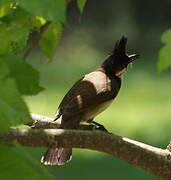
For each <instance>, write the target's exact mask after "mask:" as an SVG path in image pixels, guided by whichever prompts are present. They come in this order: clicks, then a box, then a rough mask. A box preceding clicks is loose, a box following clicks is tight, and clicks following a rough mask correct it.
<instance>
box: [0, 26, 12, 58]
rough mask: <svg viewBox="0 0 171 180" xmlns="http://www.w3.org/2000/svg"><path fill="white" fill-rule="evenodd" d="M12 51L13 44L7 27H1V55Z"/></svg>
mask: <svg viewBox="0 0 171 180" xmlns="http://www.w3.org/2000/svg"><path fill="white" fill-rule="evenodd" d="M10 51H11V42H10V37H9V33H8V32H7V30H6V27H5V25H3V24H1V25H0V55H3V54H7V53H9V52H10Z"/></svg>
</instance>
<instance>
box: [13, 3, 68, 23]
mask: <svg viewBox="0 0 171 180" xmlns="http://www.w3.org/2000/svg"><path fill="white" fill-rule="evenodd" d="M16 1H17V2H18V3H19V5H20V6H21V7H22V8H24V9H25V10H27V11H28V12H30V13H31V14H32V15H33V16H42V17H44V18H46V19H48V20H52V21H56V22H58V21H60V22H65V21H66V17H65V12H66V0H51V1H49V0H16Z"/></svg>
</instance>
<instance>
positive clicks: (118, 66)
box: [41, 36, 139, 165]
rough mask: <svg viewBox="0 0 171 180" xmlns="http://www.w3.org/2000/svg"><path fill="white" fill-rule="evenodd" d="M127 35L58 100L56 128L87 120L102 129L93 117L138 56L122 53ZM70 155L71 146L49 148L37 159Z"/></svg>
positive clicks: (62, 159) (58, 161)
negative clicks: (96, 66) (98, 64)
mask: <svg viewBox="0 0 171 180" xmlns="http://www.w3.org/2000/svg"><path fill="white" fill-rule="evenodd" d="M126 44H127V38H126V37H125V36H122V37H121V39H120V40H118V41H117V42H116V44H115V47H114V49H113V51H112V52H111V55H108V57H107V58H106V59H105V60H104V61H103V63H102V64H101V65H100V66H99V67H98V68H97V69H95V70H94V71H92V72H90V73H88V74H86V75H84V76H83V77H82V78H81V79H80V80H78V81H77V82H76V83H75V84H74V85H73V86H72V88H71V89H70V90H69V91H68V92H67V94H66V95H65V96H64V98H63V99H62V101H61V103H60V105H59V107H58V110H57V112H56V115H55V119H54V120H59V119H60V120H61V124H60V128H62V129H78V127H79V125H80V123H81V122H87V123H90V124H94V125H96V126H99V128H101V129H103V130H106V129H105V128H104V126H103V125H101V124H99V123H97V122H95V121H93V119H94V118H95V117H96V116H97V115H98V114H99V113H101V112H102V111H104V110H105V109H106V108H107V107H108V106H109V105H110V104H111V103H112V101H113V100H114V99H115V97H116V96H117V94H118V92H119V90H120V87H121V81H122V80H121V75H122V74H123V73H124V71H125V70H126V69H127V66H128V65H129V64H130V63H132V62H133V61H134V60H135V59H137V58H138V57H139V55H137V54H131V55H128V54H127V53H126ZM71 157H72V149H71V148H56V147H54V148H53V147H49V149H48V150H47V152H46V153H45V155H44V156H42V159H41V162H42V163H43V164H45V165H64V164H65V163H67V162H69V161H70V160H71Z"/></svg>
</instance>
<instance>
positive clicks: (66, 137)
mask: <svg viewBox="0 0 171 180" xmlns="http://www.w3.org/2000/svg"><path fill="white" fill-rule="evenodd" d="M32 117H33V118H34V119H35V120H34V123H33V124H34V125H35V126H34V128H35V127H36V123H35V122H37V125H38V124H39V128H40V124H41V123H42V122H44V125H45V124H46V125H47V124H51V123H52V124H54V122H50V120H52V119H50V118H47V117H44V116H42V117H43V118H40V117H41V116H38V115H32ZM46 120H47V123H46ZM38 122H39V123H38ZM56 124H58V125H59V123H56ZM44 125H42V126H41V127H43V126H44ZM58 125H57V126H58ZM84 127H86V126H84ZM0 140H2V141H5V142H7V143H12V142H14V141H18V142H19V143H20V144H21V145H23V146H34V147H49V146H53V147H64V148H65V147H68V148H70V147H75V148H86V149H91V150H96V151H100V152H104V153H107V154H111V155H113V156H115V157H119V158H121V159H123V160H125V161H127V162H128V163H130V164H132V165H133V166H137V167H140V168H142V169H144V170H146V171H148V172H150V173H151V174H153V175H156V176H159V177H161V178H162V179H167V180H169V179H171V152H169V151H168V150H163V149H160V148H156V147H152V146H149V145H146V144H143V143H141V142H137V141H134V140H131V139H128V138H125V137H120V136H117V135H115V134H111V133H106V132H102V131H99V130H93V131H87V130H63V129H13V130H9V131H8V132H5V133H1V134H0Z"/></svg>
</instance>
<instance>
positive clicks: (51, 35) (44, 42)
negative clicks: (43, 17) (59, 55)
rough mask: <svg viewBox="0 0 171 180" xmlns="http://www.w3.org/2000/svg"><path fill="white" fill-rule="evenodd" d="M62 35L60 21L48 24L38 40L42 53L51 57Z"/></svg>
mask: <svg viewBox="0 0 171 180" xmlns="http://www.w3.org/2000/svg"><path fill="white" fill-rule="evenodd" d="M61 35H62V25H61V24H60V23H52V24H50V25H49V27H48V29H47V30H46V31H45V32H44V34H43V35H42V38H41V40H40V41H39V45H40V48H41V49H42V50H43V51H44V53H45V54H46V55H47V56H48V57H49V58H50V59H52V57H53V55H54V53H55V50H56V47H57V45H58V43H59V41H60V39H61Z"/></svg>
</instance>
